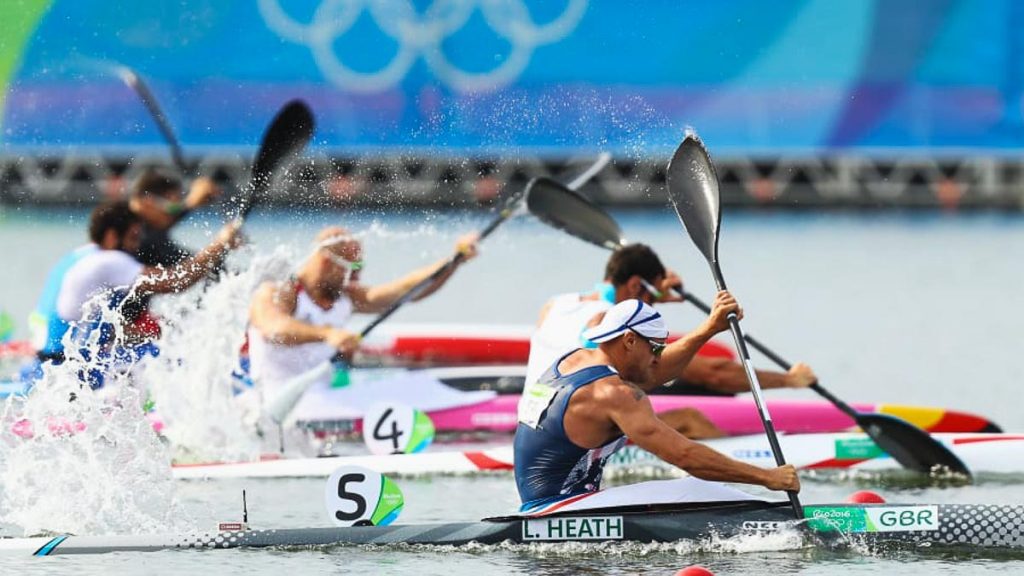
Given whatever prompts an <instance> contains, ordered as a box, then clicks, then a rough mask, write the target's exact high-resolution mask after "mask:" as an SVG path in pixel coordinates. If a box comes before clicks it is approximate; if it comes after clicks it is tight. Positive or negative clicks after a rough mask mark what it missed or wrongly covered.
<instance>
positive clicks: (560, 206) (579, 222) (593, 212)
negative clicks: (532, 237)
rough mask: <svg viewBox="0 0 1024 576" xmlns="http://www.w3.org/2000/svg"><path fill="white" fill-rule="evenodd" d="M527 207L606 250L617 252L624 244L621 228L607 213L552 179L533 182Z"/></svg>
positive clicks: (535, 214) (528, 192) (555, 225)
mask: <svg viewBox="0 0 1024 576" xmlns="http://www.w3.org/2000/svg"><path fill="white" fill-rule="evenodd" d="M526 207H527V208H528V209H529V210H530V213H532V214H533V215H534V216H536V217H537V218H539V219H540V220H541V221H542V222H544V223H546V224H548V225H550V226H553V227H555V228H558V229H559V230H564V231H566V232H568V233H569V234H572V235H573V236H575V237H577V238H580V239H582V240H586V241H587V242H590V243H592V244H596V245H598V246H600V247H602V248H607V249H609V250H615V249H617V248H619V247H620V246H621V245H622V242H623V240H624V239H623V237H622V229H620V228H619V224H618V223H617V222H616V221H615V220H613V219H612V217H611V216H609V215H608V213H607V212H605V211H604V210H602V209H601V208H599V207H597V206H595V205H594V204H593V203H591V202H590V200H588V199H586V198H584V197H583V196H581V195H580V193H579V192H576V191H575V190H571V189H569V188H568V187H566V186H565V185H563V184H561V183H559V182H556V181H554V180H552V179H550V178H534V179H533V180H531V181H530V183H529V184H528V185H527V187H526Z"/></svg>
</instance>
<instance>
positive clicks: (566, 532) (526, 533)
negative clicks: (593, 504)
mask: <svg viewBox="0 0 1024 576" xmlns="http://www.w3.org/2000/svg"><path fill="white" fill-rule="evenodd" d="M621 539H622V516H592V517H588V516H577V517H571V518H570V517H564V518H537V519H532V520H527V521H525V522H523V540H531V541H533V540H536V541H541V540H621Z"/></svg>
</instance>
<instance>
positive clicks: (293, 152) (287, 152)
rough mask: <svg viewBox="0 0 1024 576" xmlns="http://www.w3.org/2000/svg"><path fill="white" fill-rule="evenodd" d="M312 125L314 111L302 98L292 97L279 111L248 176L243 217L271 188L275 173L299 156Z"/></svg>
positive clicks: (312, 127) (311, 131)
mask: <svg viewBox="0 0 1024 576" xmlns="http://www.w3.org/2000/svg"><path fill="white" fill-rule="evenodd" d="M315 127H316V122H315V121H314V120H313V112H312V111H311V110H310V109H309V106H307V105H306V103H305V102H303V101H301V100H292V101H291V102H288V103H287V104H285V105H284V107H283V108H281V110H280V111H278V113H277V115H276V116H274V119H273V120H271V122H270V125H269V126H268V127H267V131H266V132H264V134H263V140H262V141H261V142H260V149H259V151H258V152H257V153H256V160H255V161H254V162H253V165H252V175H251V177H250V186H251V188H252V190H251V195H250V197H249V199H248V201H247V202H246V203H245V205H244V206H242V210H241V216H242V217H245V216H246V215H248V213H249V212H250V211H251V210H252V208H253V206H255V204H256V202H257V201H258V200H259V199H260V197H261V196H262V195H263V194H265V193H266V192H267V191H268V190H269V189H270V185H271V183H272V182H273V179H274V176H275V175H276V174H277V173H278V172H279V171H281V170H282V169H284V168H287V166H288V165H289V164H290V163H291V162H293V161H294V160H295V159H296V158H298V156H299V154H301V153H302V151H303V149H305V148H306V145H307V144H309V141H310V140H312V138H313V130H314V129H315Z"/></svg>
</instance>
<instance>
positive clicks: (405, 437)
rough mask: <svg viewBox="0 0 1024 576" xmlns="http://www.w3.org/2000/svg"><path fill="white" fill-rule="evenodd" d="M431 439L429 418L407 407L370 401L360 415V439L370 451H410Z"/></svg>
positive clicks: (432, 429) (423, 445)
mask: <svg viewBox="0 0 1024 576" xmlns="http://www.w3.org/2000/svg"><path fill="white" fill-rule="evenodd" d="M433 440H434V423H433V422H431V421H430V417H429V416H427V415H426V414H424V413H423V412H420V411H419V410H414V409H412V408H410V407H408V406H402V405H400V404H374V405H373V406H371V407H370V409H369V410H367V411H366V414H364V415H363V442H365V443H366V447H367V448H369V450H370V452H372V453H373V454H377V455H385V454H413V453H416V452H420V451H422V450H424V449H425V448H426V447H427V446H429V445H430V443H431V442H432V441H433Z"/></svg>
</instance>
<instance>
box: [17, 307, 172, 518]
mask: <svg viewBox="0 0 1024 576" xmlns="http://www.w3.org/2000/svg"><path fill="white" fill-rule="evenodd" d="M94 301H95V299H94ZM98 308H99V309H100V310H102V311H103V312H102V318H101V320H102V321H107V322H113V323H114V325H115V326H116V325H117V323H116V322H114V321H115V320H116V318H117V313H116V312H114V311H111V310H107V309H106V306H102V305H101V306H98ZM99 332H100V331H99V330H94V331H93V333H92V334H91V335H89V337H88V342H87V344H88V346H89V347H90V348H91V349H93V350H98V349H100V343H99V338H100V336H99ZM123 337H124V334H123V333H122V332H121V331H120V329H119V328H118V329H117V334H116V336H115V341H120V340H122V339H123ZM65 344H66V354H67V356H68V358H67V361H65V362H64V363H63V364H61V365H59V366H54V365H50V364H48V365H47V366H46V368H45V369H44V371H43V375H42V378H41V380H39V381H38V382H37V383H36V385H35V388H34V389H33V392H32V393H31V394H30V395H29V396H28V397H27V398H19V397H12V398H10V399H8V400H7V401H6V402H5V403H4V404H3V406H2V409H0V524H11V525H14V526H17V527H20V528H21V529H22V530H23V532H24V533H25V534H27V535H29V534H39V533H45V532H69V533H77V534H104V533H115V532H118V533H125V532H127V533H141V532H157V531H165V530H167V529H168V527H177V526H179V525H178V524H176V523H178V522H182V521H183V519H182V517H181V514H179V513H178V509H177V506H176V505H175V499H174V495H175V487H174V481H173V480H172V479H171V469H170V458H169V457H168V455H167V452H166V450H165V448H164V446H163V445H162V443H161V442H160V440H159V439H158V437H157V435H156V434H155V433H154V432H153V429H152V426H151V425H150V422H149V421H148V420H147V419H146V418H145V416H144V414H143V412H142V409H141V405H142V402H141V399H140V396H139V393H138V390H137V389H136V388H134V387H133V386H132V385H131V381H130V380H131V365H130V364H128V365H121V366H115V367H113V368H111V367H109V366H103V365H101V363H102V362H103V361H102V360H99V359H98V358H97V355H96V354H82V353H81V351H80V350H79V346H77V345H75V344H73V343H72V342H71V338H70V336H66V337H65ZM90 369H101V370H104V372H105V388H104V389H103V391H102V393H93V392H92V391H91V390H90V388H89V386H88V385H86V384H84V383H83V382H82V380H80V378H79V373H80V371H88V370H90ZM14 428H17V429H18V430H19V432H20V435H16V434H15V433H14V432H13V431H12V429H14Z"/></svg>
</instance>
